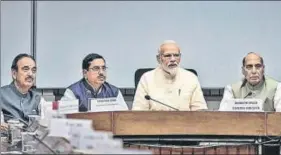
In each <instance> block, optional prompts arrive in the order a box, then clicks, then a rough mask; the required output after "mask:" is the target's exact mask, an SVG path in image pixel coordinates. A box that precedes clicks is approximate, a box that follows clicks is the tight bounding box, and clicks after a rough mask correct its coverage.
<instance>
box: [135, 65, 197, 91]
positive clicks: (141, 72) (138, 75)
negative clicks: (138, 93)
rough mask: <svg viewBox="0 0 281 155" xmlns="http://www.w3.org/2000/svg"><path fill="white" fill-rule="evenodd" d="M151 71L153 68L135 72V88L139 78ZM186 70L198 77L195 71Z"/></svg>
mask: <svg viewBox="0 0 281 155" xmlns="http://www.w3.org/2000/svg"><path fill="white" fill-rule="evenodd" d="M153 69H154V68H140V69H138V70H136V72H135V88H137V86H138V83H139V81H140V78H141V76H142V75H143V74H144V73H145V72H148V71H151V70H153ZM186 70H188V71H191V72H192V73H194V74H195V75H196V76H198V75H197V72H196V70H194V69H187V68H186Z"/></svg>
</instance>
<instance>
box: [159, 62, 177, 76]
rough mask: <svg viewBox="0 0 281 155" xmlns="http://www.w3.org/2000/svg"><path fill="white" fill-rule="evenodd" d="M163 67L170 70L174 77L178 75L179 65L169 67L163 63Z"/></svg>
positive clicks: (167, 70)
mask: <svg viewBox="0 0 281 155" xmlns="http://www.w3.org/2000/svg"><path fill="white" fill-rule="evenodd" d="M161 67H162V69H163V70H164V71H166V72H168V73H169V74H170V76H171V77H172V78H174V77H175V76H176V75H177V72H178V69H179V66H177V67H175V68H169V67H167V66H165V65H164V64H163V63H162V64H161Z"/></svg>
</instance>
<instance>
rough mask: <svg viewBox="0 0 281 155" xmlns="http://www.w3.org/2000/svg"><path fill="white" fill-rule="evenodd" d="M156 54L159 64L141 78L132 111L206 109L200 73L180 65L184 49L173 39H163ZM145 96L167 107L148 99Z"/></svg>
mask: <svg viewBox="0 0 281 155" xmlns="http://www.w3.org/2000/svg"><path fill="white" fill-rule="evenodd" d="M156 57H157V61H158V63H159V65H158V67H156V68H155V69H154V70H152V71H148V72H146V73H144V74H143V76H142V77H141V79H140V82H139V84H138V86H137V90H136V93H135V97H134V102H133V107H132V110H152V111H158V110H159V111H162V110H163V111H170V110H177V109H178V110H185V111H195V110H205V109H207V104H206V101H205V99H204V96H203V93H202V90H201V86H200V84H199V81H198V78H197V76H196V75H195V74H194V73H192V72H190V71H187V70H185V69H183V68H181V67H179V64H180V61H181V52H180V48H179V46H178V45H177V43H176V42H175V41H172V40H167V41H164V43H163V44H161V45H160V47H159V49H158V54H157V56H156ZM146 95H149V96H150V97H151V98H153V99H155V100H158V101H160V102H162V103H164V104H166V105H168V106H165V105H161V104H159V103H157V102H154V101H152V100H146V99H145V96H146Z"/></svg>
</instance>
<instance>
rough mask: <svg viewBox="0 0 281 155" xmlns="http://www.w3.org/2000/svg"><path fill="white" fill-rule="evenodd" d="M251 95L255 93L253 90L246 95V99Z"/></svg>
mask: <svg viewBox="0 0 281 155" xmlns="http://www.w3.org/2000/svg"><path fill="white" fill-rule="evenodd" d="M251 95H253V93H252V92H249V93H248V94H247V95H246V96H245V97H244V99H245V98H247V97H248V96H251Z"/></svg>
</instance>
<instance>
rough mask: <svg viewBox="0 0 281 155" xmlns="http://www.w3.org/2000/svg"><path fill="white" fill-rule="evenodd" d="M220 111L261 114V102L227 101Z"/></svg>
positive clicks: (250, 100)
mask: <svg viewBox="0 0 281 155" xmlns="http://www.w3.org/2000/svg"><path fill="white" fill-rule="evenodd" d="M226 102H227V104H225V106H224V107H221V108H220V111H237V112H263V101H262V100H261V99H229V100H226Z"/></svg>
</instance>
